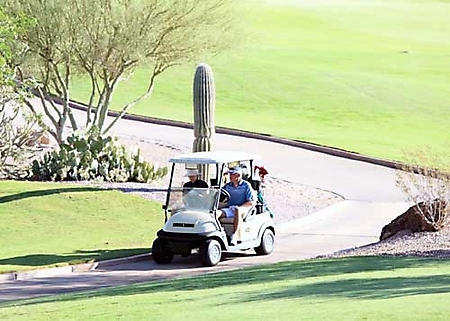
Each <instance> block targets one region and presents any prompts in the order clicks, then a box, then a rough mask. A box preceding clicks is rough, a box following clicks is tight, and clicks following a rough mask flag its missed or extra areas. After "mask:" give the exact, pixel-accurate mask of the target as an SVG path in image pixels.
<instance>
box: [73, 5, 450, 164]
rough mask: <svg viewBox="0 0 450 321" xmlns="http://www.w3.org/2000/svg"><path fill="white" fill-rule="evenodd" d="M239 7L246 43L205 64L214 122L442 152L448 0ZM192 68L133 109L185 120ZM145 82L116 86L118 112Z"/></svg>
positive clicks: (165, 78)
mask: <svg viewBox="0 0 450 321" xmlns="http://www.w3.org/2000/svg"><path fill="white" fill-rule="evenodd" d="M279 3H281V4H283V5H279ZM290 3H297V5H292V6H289V5H288V4H290ZM241 5H242V6H243V8H242V9H241V10H240V12H241V14H242V15H243V18H242V21H243V22H244V26H245V28H244V33H245V34H246V35H247V43H246V45H244V46H241V47H239V48H236V49H234V50H233V51H232V52H228V53H224V54H222V55H221V56H219V57H216V58H214V59H210V60H208V63H210V64H211V66H212V68H213V71H214V75H215V80H216V87H217V116H216V120H217V124H218V125H221V126H227V127H234V128H243V129H249V130H253V131H258V132H266V133H271V134H273V135H277V136H285V137H291V138H297V139H303V140H307V141H311V142H316V143H321V144H326V145H330V146H337V147H341V148H345V149H347V150H353V151H358V152H361V153H365V154H369V155H376V156H380V157H385V158H391V159H400V158H401V157H402V150H403V149H408V148H412V147H417V146H423V145H426V144H428V145H432V146H434V147H436V148H438V149H441V150H443V149H444V148H445V147H446V146H448V145H446V144H448V130H447V128H448V126H449V125H450V120H449V119H450V117H449V116H450V108H449V107H448V101H449V100H450V90H449V89H448V83H449V81H450V74H449V73H448V72H446V69H447V66H448V65H449V64H450V55H448V52H449V50H450V38H448V34H449V33H450V20H449V19H448V16H449V14H450V4H449V3H448V2H446V1H399V0H396V1H359V2H357V1H350V0H346V1H345V0H343V1H325V0H320V1H317V0H307V1H301V2H300V1H294V0H291V1H275V0H272V1H257V0H254V1H246V2H245V4H241ZM194 67H195V64H191V65H187V66H184V67H180V68H177V69H173V70H170V71H168V72H167V73H165V74H163V75H162V76H161V78H159V81H158V82H157V84H156V88H155V92H154V95H153V96H152V98H150V99H149V100H147V101H145V102H143V103H141V104H140V105H138V106H136V107H135V108H134V109H132V110H131V112H132V113H138V114H145V115H151V116H158V117H164V118H173V119H178V120H184V121H192V110H191V109H192V107H191V106H192V102H191V101H192V94H191V91H192V77H193V71H194ZM145 86H146V80H145V71H144V70H138V71H137V72H136V74H135V77H134V78H133V79H132V80H131V81H130V82H126V83H123V84H122V85H121V87H120V88H119V89H118V90H117V93H116V96H115V98H114V106H115V107H116V108H117V107H118V106H121V105H123V104H124V103H125V102H127V101H129V100H130V99H131V98H132V97H134V96H136V95H138V94H139V93H142V92H143V90H144V89H145ZM84 89H85V88H83V86H81V85H79V86H77V87H76V88H74V93H75V95H74V97H76V98H77V99H84V98H83V97H86V96H85V95H83V94H82V92H83V90H84ZM236 115H238V117H237V118H236V117H235V116H236ZM236 119H239V121H236Z"/></svg>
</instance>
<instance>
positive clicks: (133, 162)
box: [32, 133, 167, 183]
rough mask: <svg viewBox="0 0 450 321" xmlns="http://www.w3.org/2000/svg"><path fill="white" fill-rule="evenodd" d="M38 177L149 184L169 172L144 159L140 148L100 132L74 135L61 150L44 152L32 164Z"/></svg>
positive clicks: (35, 176)
mask: <svg viewBox="0 0 450 321" xmlns="http://www.w3.org/2000/svg"><path fill="white" fill-rule="evenodd" d="M32 173H33V178H34V179H36V180H52V181H67V180H75V181H79V180H100V181H108V182H142V183H148V182H150V181H152V180H156V179H160V178H162V177H163V176H164V175H166V174H167V167H162V168H155V166H154V165H152V164H151V163H149V162H146V161H145V160H143V158H142V155H141V154H140V150H139V149H138V150H137V152H135V153H134V152H130V151H127V149H126V147H125V146H124V145H120V144H119V143H118V141H117V138H112V137H110V136H109V137H106V138H103V137H101V136H100V135H98V134H93V133H90V134H87V135H82V134H72V135H71V136H69V137H68V138H67V142H66V143H62V144H61V145H60V149H59V150H58V151H57V150H53V151H51V152H48V153H46V154H44V155H43V157H42V158H41V159H39V160H35V161H33V164H32Z"/></svg>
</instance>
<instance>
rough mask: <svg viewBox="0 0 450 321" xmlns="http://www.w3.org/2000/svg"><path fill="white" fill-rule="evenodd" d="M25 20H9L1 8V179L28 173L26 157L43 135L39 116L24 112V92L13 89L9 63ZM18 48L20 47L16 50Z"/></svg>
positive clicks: (12, 65) (37, 148) (13, 82)
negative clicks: (39, 133)
mask: <svg viewBox="0 0 450 321" xmlns="http://www.w3.org/2000/svg"><path fill="white" fill-rule="evenodd" d="M27 24H28V21H27V19H26V17H22V16H19V17H16V18H14V19H12V18H10V17H8V16H7V15H6V14H4V12H3V11H2V10H1V9H0V177H2V178H4V177H6V178H20V177H23V176H24V175H26V174H27V172H26V165H28V164H29V158H32V157H34V155H35V153H36V152H37V151H39V147H38V146H37V141H38V139H39V137H38V136H36V135H34V134H35V133H37V132H41V133H42V132H43V131H41V130H42V125H43V124H42V120H41V117H40V116H37V115H35V114H33V113H28V112H26V111H25V110H24V108H22V107H23V105H22V101H23V98H24V97H25V94H26V93H25V92H23V91H22V90H21V88H16V87H15V83H16V82H15V80H16V77H15V76H16V72H15V71H16V70H15V68H14V63H13V62H12V51H13V48H15V49H16V50H19V52H24V51H26V48H23V47H20V46H17V44H16V43H15V41H16V39H17V38H18V37H19V35H20V34H21V33H23V32H24V30H25V29H26V26H27ZM19 47H20V48H19Z"/></svg>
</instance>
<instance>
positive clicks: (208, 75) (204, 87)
mask: <svg viewBox="0 0 450 321" xmlns="http://www.w3.org/2000/svg"><path fill="white" fill-rule="evenodd" d="M215 95H216V94H215V86H214V77H213V73H212V70H211V67H210V66H208V65H207V64H200V65H198V66H197V68H196V70H195V75H194V85H193V100H194V102H193V103H194V137H195V139H194V143H193V146H192V151H193V152H204V151H210V150H211V149H212V138H213V136H214V133H215V127H214V112H215ZM199 169H200V172H201V178H202V179H203V180H206V181H207V180H208V178H209V173H208V166H201V168H199Z"/></svg>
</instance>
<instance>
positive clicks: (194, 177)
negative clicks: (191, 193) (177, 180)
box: [183, 169, 208, 188]
mask: <svg viewBox="0 0 450 321" xmlns="http://www.w3.org/2000/svg"><path fill="white" fill-rule="evenodd" d="M198 175H200V172H199V171H198V170H197V169H188V170H187V171H186V174H185V175H184V177H188V178H189V181H188V182H186V183H184V185H183V188H208V184H207V183H206V182H205V181H202V180H201V179H198Z"/></svg>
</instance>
